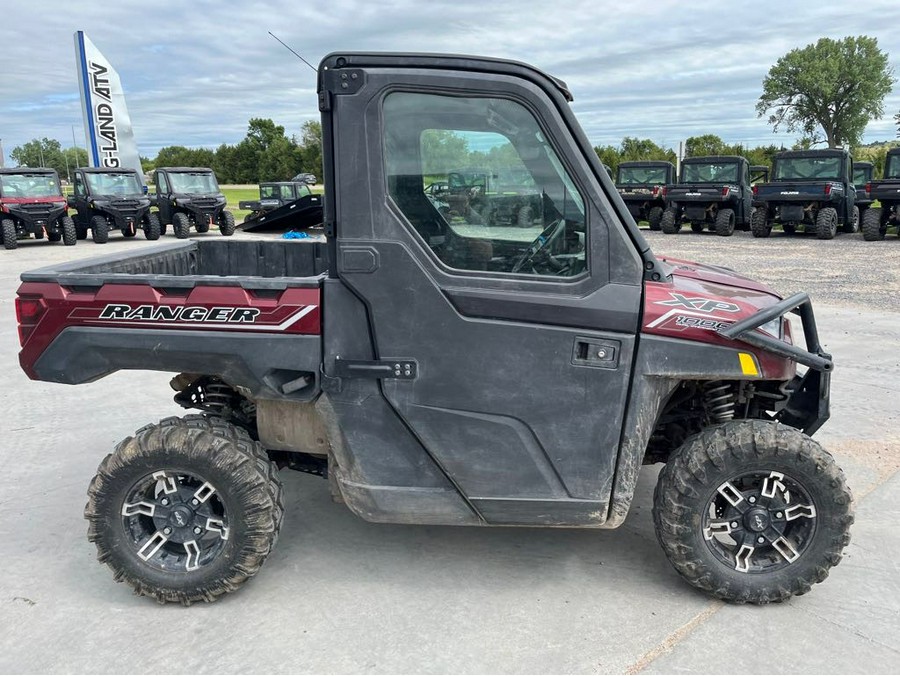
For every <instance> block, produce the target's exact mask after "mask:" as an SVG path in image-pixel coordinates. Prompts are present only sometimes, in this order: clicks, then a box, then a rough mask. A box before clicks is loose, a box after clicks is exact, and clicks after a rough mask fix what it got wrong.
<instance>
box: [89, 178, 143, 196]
mask: <svg viewBox="0 0 900 676" xmlns="http://www.w3.org/2000/svg"><path fill="white" fill-rule="evenodd" d="M85 176H87V182H88V185H90V186H91V192H92V193H94V194H95V195H117V196H124V195H141V194H143V191H142V190H141V186H140V184H139V183H138V180H137V177H136V176H135V175H134V174H91V173H85Z"/></svg>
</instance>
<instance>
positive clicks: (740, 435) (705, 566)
mask: <svg viewBox="0 0 900 676" xmlns="http://www.w3.org/2000/svg"><path fill="white" fill-rule="evenodd" d="M653 521H654V524H655V526H656V535H657V537H658V539H659V541H660V544H662V546H663V549H664V550H665V553H666V556H667V557H668V558H669V561H670V562H671V563H672V565H674V566H675V569H676V570H677V571H678V572H679V573H680V574H681V575H682V577H684V578H685V580H687V581H688V582H689V583H690V584H692V585H694V586H695V587H697V588H699V589H702V590H703V591H705V592H706V593H708V594H711V595H712V596H716V597H718V598H720V599H724V600H726V601H731V602H734V603H769V602H773V601H783V600H785V599H787V598H789V597H791V596H793V595H799V594H805V593H806V592H808V591H809V590H810V588H811V586H812V585H813V584H815V583H817V582H821V581H822V580H824V579H825V578H826V577H827V576H828V570H829V568H831V567H832V566H835V565H837V564H838V562H840V560H841V557H842V553H843V550H844V547H846V546H847V544H848V543H849V542H850V532H849V529H850V525H851V524H852V523H853V514H852V508H851V497H850V491H849V489H848V488H847V485H846V482H845V480H844V474H843V472H841V470H840V468H839V467H838V466H837V465H836V464H835V462H834V459H833V458H832V457H831V455H829V454H828V453H827V452H826V451H825V450H824V449H823V448H822V447H821V446H820V445H819V444H818V443H816V442H815V441H813V440H812V439H810V438H809V437H808V436H806V435H804V434H802V433H801V432H799V431H798V430H795V429H794V428H792V427H787V426H785V425H781V424H778V423H774V422H768V421H761V420H753V421H735V422H730V423H726V424H724V425H717V426H714V427H709V428H707V429H705V430H704V431H702V432H700V433H699V434H697V435H694V436H693V437H691V438H689V439H688V440H687V441H686V442H685V443H684V444H683V445H682V446H681V447H680V448H678V449H677V450H676V451H674V453H673V454H672V457H670V458H669V461H668V463H667V464H666V466H665V467H664V468H663V470H662V472H661V473H660V475H659V482H658V484H657V486H656V493H655V495H654V503H653Z"/></svg>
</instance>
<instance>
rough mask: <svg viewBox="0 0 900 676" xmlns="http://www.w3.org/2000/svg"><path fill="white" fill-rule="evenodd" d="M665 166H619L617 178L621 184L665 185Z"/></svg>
mask: <svg viewBox="0 0 900 676" xmlns="http://www.w3.org/2000/svg"><path fill="white" fill-rule="evenodd" d="M666 173H667V172H666V168H665V167H619V180H617V181H616V183H621V184H622V185H640V184H643V185H665V183H666Z"/></svg>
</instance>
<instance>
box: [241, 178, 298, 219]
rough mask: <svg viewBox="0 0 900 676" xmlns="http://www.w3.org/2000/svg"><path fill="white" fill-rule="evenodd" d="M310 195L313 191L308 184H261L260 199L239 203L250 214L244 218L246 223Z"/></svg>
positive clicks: (283, 182) (284, 182) (282, 182)
mask: <svg viewBox="0 0 900 676" xmlns="http://www.w3.org/2000/svg"><path fill="white" fill-rule="evenodd" d="M308 195H312V190H311V189H310V187H309V184H307V183H300V182H299V181H281V182H276V181H273V182H269V183H260V184H259V199H256V200H242V201H240V202H238V207H239V208H240V209H241V210H246V211H249V212H250V213H249V214H247V215H246V216H245V217H244V222H245V223H246V222H248V221H255V220H257V219H258V218H259V217H260V216H262V215H263V214H267V213H269V212H271V211H275V209H279V208H281V207H283V206H284V205H285V204H290V203H291V202H295V201H297V200H298V199H300V198H301V197H305V196H308Z"/></svg>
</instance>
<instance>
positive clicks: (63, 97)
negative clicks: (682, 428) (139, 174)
mask: <svg viewBox="0 0 900 676" xmlns="http://www.w3.org/2000/svg"><path fill="white" fill-rule="evenodd" d="M6 4H7V5H9V6H4V9H3V18H4V25H5V26H7V27H14V28H15V34H16V39H15V40H8V41H6V42H5V44H4V67H3V69H2V72H0V91H2V92H3V96H2V98H0V138H2V140H3V146H4V149H5V150H6V152H7V157H8V153H9V151H10V150H11V149H12V148H13V147H14V146H16V145H20V144H21V143H24V142H26V141H28V140H30V139H32V138H35V137H43V136H48V137H52V138H58V139H60V140H61V141H62V142H63V144H64V145H69V144H70V143H71V138H72V126H73V125H74V126H75V130H76V133H77V139H78V143H79V144H83V143H84V141H83V131H82V122H81V108H80V105H79V100H78V84H77V80H76V75H75V56H74V46H73V39H72V34H73V33H74V32H75V31H76V30H79V29H82V30H85V31H86V32H87V34H88V35H89V36H90V38H91V39H92V41H93V42H94V43H95V44H96V45H97V47H98V48H99V49H100V50H101V51H102V52H103V53H104V54H105V55H106V56H107V58H108V59H109V60H110V61H111V62H112V64H113V65H114V66H115V68H116V69H117V70H118V71H119V75H120V77H121V79H122V82H123V85H124V87H125V91H126V97H127V100H128V105H129V111H130V113H131V118H132V122H133V125H134V129H135V136H136V139H137V142H138V146H139V148H140V151H141V153H142V154H144V155H151V156H152V155H154V154H155V153H156V151H157V150H158V149H159V148H160V147H161V146H165V145H172V144H180V145H188V146H208V147H214V146H217V145H219V144H220V143H235V142H237V141H239V140H240V139H241V138H243V136H244V134H245V132H246V127H247V121H248V120H249V119H250V118H251V117H270V118H273V119H274V120H276V122H278V123H279V124H283V125H284V126H285V127H286V128H287V130H288V133H295V134H297V133H299V131H300V127H301V126H302V124H303V122H304V121H306V120H310V119H315V118H317V117H318V110H317V102H316V96H315V74H314V73H313V72H312V71H311V70H310V69H309V68H308V67H307V66H305V65H304V64H303V63H301V62H300V61H299V60H297V59H296V58H295V57H294V56H293V55H291V54H290V53H289V52H288V51H287V50H285V49H284V48H283V47H282V46H281V45H279V44H278V43H277V42H275V41H274V40H273V39H272V38H271V37H269V36H268V35H267V31H268V30H271V31H273V32H274V33H275V34H277V35H278V36H279V37H280V38H282V39H283V40H284V41H285V42H286V43H287V44H289V45H291V46H292V47H294V48H295V49H297V51H299V52H300V53H301V54H302V55H303V56H304V57H305V58H306V59H307V60H309V61H311V62H312V63H313V64H316V63H317V62H318V60H319V59H320V58H321V57H323V56H324V55H325V54H327V53H330V52H332V51H337V50H348V51H368V50H378V51H410V52H412V51H428V52H451V53H472V54H482V55H488V56H497V57H503V58H511V59H517V60H521V61H526V62H529V63H532V64H534V65H536V66H538V67H540V68H542V69H544V70H546V71H547V72H549V73H551V74H553V75H555V76H557V77H560V78H562V79H563V80H566V81H567V83H568V84H569V86H570V88H571V89H572V91H573V93H574V95H575V103H574V104H573V106H574V109H575V111H576V113H577V115H578V117H579V120H580V121H581V123H582V126H583V127H584V128H585V132H586V133H587V135H588V138H590V139H591V140H592V142H594V143H595V144H608V143H611V144H615V143H618V142H619V141H620V140H621V138H622V137H623V136H626V135H627V136H638V137H649V138H652V139H654V140H656V141H657V142H661V143H665V144H667V145H670V146H675V145H677V143H678V141H679V140H683V139H684V138H686V137H688V136H691V135H694V134H700V133H707V132H709V133H716V134H719V135H720V136H722V137H723V138H724V139H726V140H727V141H731V142H738V141H740V142H745V143H748V144H751V145H755V144H760V143H785V144H790V143H792V142H793V139H794V137H793V136H791V135H787V134H777V135H774V134H773V133H772V131H771V129H770V128H769V127H768V125H767V124H766V123H765V120H763V119H760V118H758V117H757V116H756V112H755V110H754V105H755V102H756V99H757V97H758V96H759V92H760V86H761V82H762V79H763V77H764V76H765V74H766V72H767V70H768V68H769V67H770V66H771V64H772V63H773V62H774V61H775V60H776V59H777V58H778V57H779V56H781V55H782V54H784V53H785V52H787V51H788V50H790V49H792V48H794V47H799V46H803V45H805V44H808V43H810V42H814V41H815V40H817V39H818V38H819V37H822V36H829V37H835V38H840V37H843V36H845V35H857V34H867V35H874V36H876V37H878V38H879V42H880V45H881V47H882V49H890V48H891V47H893V46H894V45H895V44H896V41H895V40H892V37H893V35H892V32H893V31H894V27H895V26H896V25H898V24H900V5H897V3H896V2H894V1H891V0H872V1H871V2H869V3H867V4H866V8H865V11H861V10H860V9H859V8H858V7H857V6H854V5H852V4H847V3H843V4H836V5H834V6H828V5H827V4H826V3H821V2H815V3H814V2H811V1H810V0H804V1H803V2H796V3H783V2H782V3H779V2H774V1H773V0H760V1H759V2H756V3H743V4H741V5H731V4H725V3H720V2H711V1H703V2H694V3H684V2H674V1H670V0H664V1H663V2H659V1H650V0H635V1H633V2H629V3H622V2H606V1H600V2H581V1H578V2H566V3H560V2H558V3H550V2H547V1H546V0H543V1H541V2H535V1H533V0H520V1H511V0H494V1H493V2H491V3H489V4H488V3H485V2H484V1H483V0H453V1H452V2H437V1H434V2H429V3H423V2H420V1H416V2H413V1H412V0H399V1H395V2H390V3H372V2H361V1H357V0H334V1H333V2H330V3H329V4H328V6H327V8H326V7H325V6H323V5H313V4H311V3H304V4H302V5H301V4H298V3H294V2H289V1H288V0H272V1H270V2H262V1H250V2H242V3H241V4H240V5H239V6H233V5H232V4H231V3H222V2H219V1H218V0H195V1H194V2H192V3H190V4H189V5H185V3H182V2H176V1H175V0H156V1H155V2H153V3H146V2H136V1H134V0H120V2H117V3H95V2H86V3H71V2H63V1H62V0H59V1H47V2H42V3H6ZM38 4H39V5H40V6H38ZM873 17H878V20H877V21H873V20H872V18H873ZM892 56H893V58H892V63H893V64H894V66H895V68H896V69H897V70H898V71H900V67H898V63H900V62H898V60H897V59H898V57H900V54H897V55H892ZM898 109H900V88H898V89H897V90H896V91H895V92H894V93H892V94H891V95H890V96H889V97H888V99H887V100H886V102H885V111H886V117H885V119H883V120H881V121H875V122H872V123H871V124H870V125H869V127H868V129H867V133H866V140H875V139H887V138H893V137H894V134H895V126H894V124H893V122H892V117H893V114H894V113H895V112H896V111H897V110H898Z"/></svg>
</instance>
